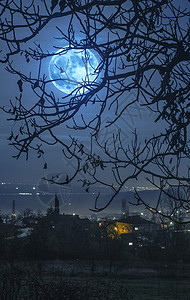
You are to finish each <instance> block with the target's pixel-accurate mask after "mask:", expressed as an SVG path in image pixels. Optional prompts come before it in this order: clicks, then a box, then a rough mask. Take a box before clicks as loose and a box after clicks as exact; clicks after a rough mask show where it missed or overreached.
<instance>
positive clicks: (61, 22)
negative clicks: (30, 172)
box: [0, 0, 190, 218]
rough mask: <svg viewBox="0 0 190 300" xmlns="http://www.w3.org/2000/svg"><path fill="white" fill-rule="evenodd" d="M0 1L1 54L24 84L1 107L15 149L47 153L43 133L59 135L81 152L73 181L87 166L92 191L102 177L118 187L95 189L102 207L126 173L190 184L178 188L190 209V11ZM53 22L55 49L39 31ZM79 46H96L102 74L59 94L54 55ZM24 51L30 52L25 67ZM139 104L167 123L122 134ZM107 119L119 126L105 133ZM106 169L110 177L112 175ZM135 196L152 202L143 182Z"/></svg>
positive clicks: (160, 3) (168, 6)
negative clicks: (76, 133)
mask: <svg viewBox="0 0 190 300" xmlns="http://www.w3.org/2000/svg"><path fill="white" fill-rule="evenodd" d="M0 10H1V11H0V17H1V19H0V24H1V27H0V39H1V44H2V45H3V43H4V46H2V52H1V54H2V57H1V60H0V61H1V62H2V63H4V64H6V69H7V71H8V72H10V73H11V74H13V75H14V76H15V77H16V80H17V84H18V92H19V93H18V96H16V97H15V99H14V100H11V101H10V103H9V107H8V108H7V106H5V107H2V109H3V110H4V111H5V112H6V113H7V114H9V115H10V117H9V120H11V121H13V122H14V123H15V126H14V130H13V131H12V132H11V134H10V137H9V140H10V143H11V144H12V145H13V146H14V147H15V148H16V149H17V150H18V152H17V155H16V158H19V157H20V155H21V154H23V153H25V154H26V157H27V158H28V152H29V149H33V150H36V151H37V153H38V156H39V157H41V156H44V150H43V144H44V143H46V144H48V145H55V144H60V145H61V146H62V149H63V155H65V158H66V159H69V160H74V162H77V164H76V169H75V170H74V173H73V174H71V175H69V177H68V178H69V182H70V181H71V180H72V179H73V178H77V176H79V175H80V174H82V175H83V177H82V179H81V178H79V177H78V178H79V181H81V182H82V185H83V187H84V188H85V189H86V191H87V192H89V189H90V188H91V187H92V186H95V185H104V186H105V187H109V188H110V189H111V190H112V192H113V196H112V197H111V199H110V201H109V202H108V203H107V204H106V205H104V206H103V207H101V204H99V199H100V198H101V193H98V194H97V197H96V200H95V208H94V211H100V210H102V209H104V208H106V207H107V206H108V205H109V204H110V203H111V202H112V200H113V199H114V198H115V196H116V195H117V194H118V193H119V192H120V191H122V189H123V187H124V186H125V185H126V184H127V183H128V182H130V181H131V180H133V179H138V178H139V177H140V176H141V175H143V176H145V177H146V178H147V180H148V182H149V183H150V184H151V186H153V187H155V188H157V189H159V190H160V193H161V194H165V193H167V189H168V188H169V187H170V188H174V187H175V188H177V190H180V189H185V191H186V193H185V194H186V197H184V198H181V196H180V193H174V195H175V197H174V196H173V198H174V200H175V201H177V203H180V206H181V208H182V209H183V210H186V211H187V210H189V195H188V193H187V191H188V190H189V181H190V179H189V166H188V159H189V153H190V152H189V123H190V111H189V94H190V92H189V91H190V84H189V75H190V69H189V61H190V48H189V46H190V45H189V44H190V43H189V41H190V39H189V33H190V27H189V23H188V17H189V11H188V10H187V9H182V8H180V7H178V6H177V2H176V1H172V0H154V1H153V0H149V1H147V0H146V1H145V0H140V1H136V0H130V1H124V0H120V1H119V0H118V1H103V0H102V1H98V0H96V1H90V0H89V1H87V0H86V1H63V0H60V1H55V0H52V1H51V3H49V2H46V1H45V0H42V1H41V2H39V3H38V1H30V3H27V5H26V6H24V4H23V3H22V1H8V0H7V1H1V3H0ZM49 25H51V28H54V31H52V32H54V36H55V37H56V39H55V40H54V41H53V39H52V45H51V47H50V48H51V50H49V49H47V46H44V45H43V42H41V43H40V42H38V41H36V37H37V35H39V36H40V37H41V36H43V34H45V30H48V26H49ZM60 42H61V43H60ZM60 45H62V46H60ZM71 49H75V50H81V51H82V52H83V53H86V51H87V50H88V49H90V50H92V51H93V53H94V54H95V55H96V56H97V59H98V67H97V68H96V69H94V73H95V74H96V78H95V79H94V80H93V81H91V82H89V81H88V80H84V82H81V83H80V84H79V85H76V86H75V88H74V89H73V90H72V92H71V93H70V94H64V93H63V94H61V93H60V92H56V91H55V89H54V88H53V85H52V81H53V80H51V79H50V78H49V76H48V74H47V72H48V70H47V64H48V63H49V61H50V59H51V57H52V56H54V55H60V52H59V54H58V53H56V52H57V51H58V50H60V51H61V52H62V54H63V55H64V54H65V53H67V52H68V51H69V50H71ZM17 59H19V61H21V62H22V64H21V65H19V67H18V66H17V64H16V60H17ZM26 66H27V67H26ZM32 66H35V70H34V67H32ZM61 71H62V70H61V69H60V72H61ZM58 80H62V79H61V78H60V79H58ZM27 89H30V92H31V98H32V99H31V101H30V103H28V102H27V101H26V97H27V95H26V92H25V91H26V90H27ZM131 92H133V94H132V96H130V95H131ZM125 99H126V100H125ZM123 100H124V101H123ZM134 104H137V106H138V107H139V108H140V107H143V108H144V109H146V110H149V111H151V112H152V115H153V116H154V120H153V122H152V121H151V120H150V122H152V123H155V124H157V126H158V127H159V129H160V130H159V133H155V132H154V130H153V132H152V135H151V136H148V137H147V138H146V139H144V138H143V139H142V137H140V136H139V134H138V125H137V126H136V127H137V129H135V128H134V130H133V141H132V142H131V141H130V140H129V141H128V140H126V139H125V140H124V139H123V132H125V131H126V130H127V128H126V127H127V126H126V124H124V125H123V126H122V127H121V126H120V123H119V122H120V119H121V118H122V117H123V116H124V115H125V117H127V116H128V113H129V110H130V109H131V107H132V106H133V105H134ZM89 110H90V111H93V114H92V115H91V117H90V118H89V117H86V115H87V114H88V111H89ZM108 116H109V117H108ZM58 126H59V127H60V126H62V128H63V130H65V129H67V130H68V129H69V130H70V132H71V133H70V142H69V143H68V142H67V139H65V138H64V137H63V138H60V137H59V136H58V135H56V128H57V127H58ZM125 126H126V127H125ZM150 126H151V125H150ZM119 127H120V128H119ZM112 128H113V129H112ZM118 128H119V129H118ZM105 129H107V130H110V131H111V130H112V131H113V134H112V137H109V138H108V137H106V135H105V138H104V139H103V141H102V140H101V134H102V130H103V131H105ZM73 130H80V131H81V132H85V135H88V136H89V142H88V143H87V144H86V145H85V144H84V142H83V138H80V137H79V138H78V139H76V138H74V137H73V136H72V132H73ZM47 135H48V138H47ZM50 138H51V140H50ZM105 173H106V174H107V173H109V175H110V174H111V176H112V179H110V176H108V177H107V178H108V179H107V180H106V176H105ZM67 183H68V182H64V183H62V184H67ZM136 198H137V204H142V203H143V204H144V205H145V206H147V208H148V209H150V207H149V206H148V204H147V203H146V202H144V200H143V199H141V196H140V195H139V194H138V192H136ZM160 199H161V195H160V197H159V199H158V203H157V205H156V207H155V208H154V211H155V212H157V213H158V212H159V211H160V206H159V205H160ZM178 208H179V207H178V206H177V209H178ZM168 217H170V218H172V215H170V216H168Z"/></svg>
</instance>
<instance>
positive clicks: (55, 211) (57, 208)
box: [54, 194, 60, 217]
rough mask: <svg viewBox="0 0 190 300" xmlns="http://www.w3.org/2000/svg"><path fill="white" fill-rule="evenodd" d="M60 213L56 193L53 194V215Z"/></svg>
mask: <svg viewBox="0 0 190 300" xmlns="http://www.w3.org/2000/svg"><path fill="white" fill-rule="evenodd" d="M59 214H60V210H59V199H58V197H57V194H55V208H54V215H55V216H56V217H58V216H59Z"/></svg>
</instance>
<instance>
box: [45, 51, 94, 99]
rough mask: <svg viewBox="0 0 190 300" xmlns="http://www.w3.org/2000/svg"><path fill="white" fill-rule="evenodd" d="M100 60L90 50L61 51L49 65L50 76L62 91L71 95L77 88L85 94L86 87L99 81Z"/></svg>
mask: <svg viewBox="0 0 190 300" xmlns="http://www.w3.org/2000/svg"><path fill="white" fill-rule="evenodd" d="M97 67H98V60H97V58H96V56H95V55H94V54H93V53H92V52H91V51H90V50H88V49H87V50H75V49H69V50H68V51H67V50H65V49H60V50H59V51H57V52H56V54H55V55H54V56H53V57H52V59H51V61H50V63H49V76H50V79H51V80H52V83H53V84H54V85H55V87H56V88H57V89H59V90H60V91H62V92H64V93H66V94H70V93H72V92H73V91H74V90H75V89H76V88H80V86H81V89H79V92H80V93H83V92H85V91H86V90H87V89H85V87H84V85H88V86H89V84H91V83H92V82H94V81H95V80H96V79H97V76H98V72H97Z"/></svg>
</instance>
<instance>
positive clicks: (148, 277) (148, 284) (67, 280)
mask: <svg viewBox="0 0 190 300" xmlns="http://www.w3.org/2000/svg"><path fill="white" fill-rule="evenodd" d="M80 263H81V262H80ZM63 265H64V266H65V264H63ZM47 266H48V267H47ZM57 266H59V268H58V267H57ZM71 266H72V264H71ZM82 266H84V267H85V268H86V269H85V268H84V270H85V272H81V270H80V269H77V268H74V269H73V270H74V271H73V270H69V272H65V269H60V264H58V263H55V264H54V267H53V268H52V264H49V263H47V264H46V265H45V267H44V265H43V266H42V265H41V264H39V263H38V264H37V263H36V264H35V263H30V264H27V263H17V264H1V265H0V299H1V300H9V299H10V300H64V299H66V300H182V299H183V300H190V276H188V274H189V272H187V271H188V270H189V268H187V267H186V270H185V272H183V273H180V272H177V269H176V273H175V276H173V278H172V276H171V275H172V274H171V273H170V272H169V273H162V272H158V273H156V272H153V270H152V269H150V270H149V271H148V269H143V268H140V269H138V268H135V269H133V272H131V270H130V272H128V273H127V271H126V273H125V274H119V275H118V274H116V273H115V272H114V270H112V271H113V272H112V273H111V275H110V274H109V273H106V272H105V270H107V269H106V268H104V272H97V273H96V272H95V273H92V270H91V271H90V264H89V272H87V266H88V263H87V262H84V263H81V267H82ZM176 268H177V265H176ZM173 270H175V267H174V266H173ZM70 271H72V272H71V273H70ZM177 274H179V276H178V277H177V276H176V275H177ZM166 275H167V276H166ZM168 275H169V276H168Z"/></svg>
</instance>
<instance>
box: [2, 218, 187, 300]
mask: <svg viewBox="0 0 190 300" xmlns="http://www.w3.org/2000/svg"><path fill="white" fill-rule="evenodd" d="M125 220H126V222H128V221H127V220H128V219H127V218H126V219H125ZM125 220H117V222H115V221H114V222H113V221H108V220H107V221H106V220H105V221H102V222H96V221H94V222H91V221H89V220H88V219H80V218H79V217H77V216H69V215H63V216H61V215H59V216H56V218H55V215H54V214H50V215H47V216H41V217H39V218H38V219H36V218H29V217H24V218H23V219H22V220H21V223H19V222H18V220H14V219H13V220H12V221H9V222H7V223H3V222H2V223H1V224H0V258H1V262H0V300H33V299H35V300H46V299H47V300H51V299H54V300H59V299H60V300H62V299H68V300H69V299H72V300H75V299H76V300H78V299H81V300H85V299H89V300H91V299H97V300H104V299H105V300H106V299H107V300H110V299H117V300H119V299H122V300H128V299H130V300H132V299H134V300H135V299H136V300H138V299H140V300H149V299H150V300H152V299H154V300H166V299H167V300H175V299H176V300H180V299H183V300H188V299H189V300H190V285H189V281H190V234H189V229H188V227H183V226H179V224H173V223H172V225H171V224H170V223H171V222H170V223H169V224H168V226H167V227H166V226H165V227H164V226H160V225H159V226H157V225H155V224H156V223H153V222H144V223H142V224H140V223H139V227H138V228H137V227H134V230H133V227H132V225H131V226H129V225H130V224H128V223H124V221H125ZM139 220H140V219H139ZM121 225H122V226H126V227H125V233H124V234H120V230H122V226H121ZM142 225H143V227H142ZM145 225H148V226H150V225H151V226H152V227H146V226H145ZM153 225H154V226H153ZM161 225H162V224H161ZM119 226H120V227H119ZM147 228H149V229H150V230H149V231H147ZM137 229H138V230H137Z"/></svg>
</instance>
